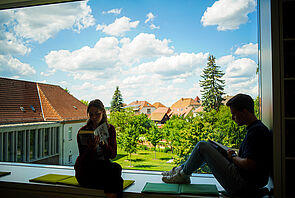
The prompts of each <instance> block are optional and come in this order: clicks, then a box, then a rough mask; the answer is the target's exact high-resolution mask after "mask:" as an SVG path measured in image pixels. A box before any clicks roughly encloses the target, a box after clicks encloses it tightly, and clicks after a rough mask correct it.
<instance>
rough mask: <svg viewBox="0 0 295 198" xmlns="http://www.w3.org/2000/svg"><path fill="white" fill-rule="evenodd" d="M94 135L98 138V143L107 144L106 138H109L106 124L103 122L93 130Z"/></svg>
mask: <svg viewBox="0 0 295 198" xmlns="http://www.w3.org/2000/svg"><path fill="white" fill-rule="evenodd" d="M94 135H95V136H98V137H99V139H100V142H104V143H106V144H107V143H108V141H107V140H108V138H109V137H110V135H109V130H108V126H107V123H106V122H104V123H102V124H101V125H99V126H98V127H97V128H96V129H95V130H94Z"/></svg>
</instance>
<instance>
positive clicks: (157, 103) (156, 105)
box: [153, 102, 166, 109]
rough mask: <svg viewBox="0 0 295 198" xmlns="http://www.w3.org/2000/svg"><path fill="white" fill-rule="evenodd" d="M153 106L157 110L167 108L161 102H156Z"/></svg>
mask: <svg viewBox="0 0 295 198" xmlns="http://www.w3.org/2000/svg"><path fill="white" fill-rule="evenodd" d="M153 106H154V107H156V108H157V109H158V108H159V107H166V106H165V105H163V104H162V103H160V102H155V103H154V104H153Z"/></svg>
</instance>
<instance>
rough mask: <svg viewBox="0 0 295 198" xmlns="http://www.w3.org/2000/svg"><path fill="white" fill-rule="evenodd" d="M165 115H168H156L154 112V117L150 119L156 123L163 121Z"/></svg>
mask: <svg viewBox="0 0 295 198" xmlns="http://www.w3.org/2000/svg"><path fill="white" fill-rule="evenodd" d="M165 115H166V113H155V112H153V113H152V115H151V116H150V119H151V120H154V121H161V120H162V119H163V118H164V116H165Z"/></svg>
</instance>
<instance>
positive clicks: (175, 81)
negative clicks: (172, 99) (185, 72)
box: [172, 78, 185, 84]
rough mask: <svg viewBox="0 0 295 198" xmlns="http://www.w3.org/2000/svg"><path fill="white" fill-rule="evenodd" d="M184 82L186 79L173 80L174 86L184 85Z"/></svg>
mask: <svg viewBox="0 0 295 198" xmlns="http://www.w3.org/2000/svg"><path fill="white" fill-rule="evenodd" d="M184 82H185V79H184V78H176V79H173V80H172V83H173V84H178V83H184Z"/></svg>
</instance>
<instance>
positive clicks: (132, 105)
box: [127, 100, 155, 110]
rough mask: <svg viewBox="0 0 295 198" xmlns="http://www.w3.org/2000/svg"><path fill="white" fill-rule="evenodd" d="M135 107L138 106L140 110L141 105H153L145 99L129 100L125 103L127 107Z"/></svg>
mask: <svg viewBox="0 0 295 198" xmlns="http://www.w3.org/2000/svg"><path fill="white" fill-rule="evenodd" d="M129 106H131V107H136V106H139V109H140V110H141V109H142V108H143V107H154V106H153V105H152V104H151V103H149V102H147V101H138V100H136V101H133V102H131V103H130V104H129V105H127V107H129ZM154 108H155V107H154Z"/></svg>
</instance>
